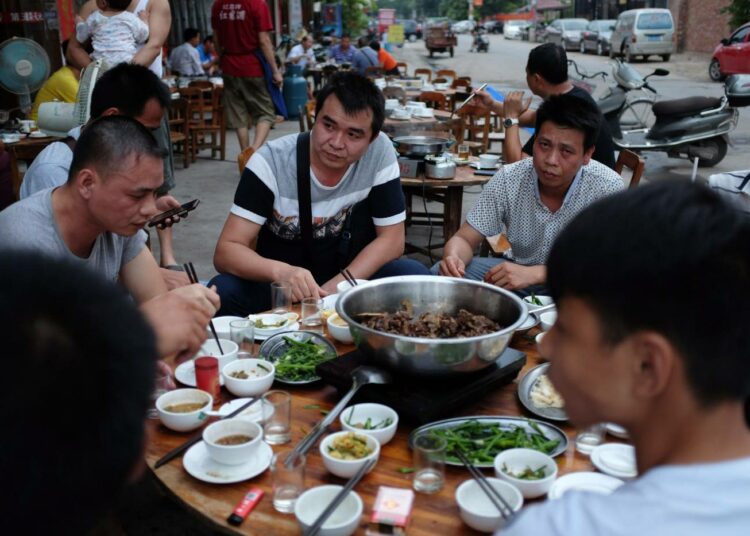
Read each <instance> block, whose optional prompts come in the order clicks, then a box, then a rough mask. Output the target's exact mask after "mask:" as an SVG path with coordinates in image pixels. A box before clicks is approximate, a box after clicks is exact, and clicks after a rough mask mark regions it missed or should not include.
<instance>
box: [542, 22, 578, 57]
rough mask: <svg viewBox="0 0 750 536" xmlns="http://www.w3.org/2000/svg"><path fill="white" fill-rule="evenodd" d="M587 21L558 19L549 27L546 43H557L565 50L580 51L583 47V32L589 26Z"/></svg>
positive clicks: (545, 38)
mask: <svg viewBox="0 0 750 536" xmlns="http://www.w3.org/2000/svg"><path fill="white" fill-rule="evenodd" d="M588 24H589V21H587V20H586V19H557V20H553V21H552V23H551V24H550V25H549V26H547V33H546V34H545V37H544V41H545V42H546V43H555V44H557V45H560V46H561V47H563V48H564V49H565V50H571V49H572V50H579V49H580V46H581V32H583V31H584V30H585V29H586V27H587V26H588Z"/></svg>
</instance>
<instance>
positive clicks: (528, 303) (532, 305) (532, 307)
mask: <svg viewBox="0 0 750 536" xmlns="http://www.w3.org/2000/svg"><path fill="white" fill-rule="evenodd" d="M534 297H535V298H536V299H537V300H539V301H540V302H542V305H537V304H535V303H532V302H531V296H526V297H525V298H524V299H523V303H525V304H526V307H528V309H529V311H536V310H537V309H539V308H540V307H544V306H545V305H551V304H552V303H553V302H554V300H552V296H541V295H535V296H534Z"/></svg>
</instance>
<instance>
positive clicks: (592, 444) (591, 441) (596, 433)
mask: <svg viewBox="0 0 750 536" xmlns="http://www.w3.org/2000/svg"><path fill="white" fill-rule="evenodd" d="M606 429H607V426H606V424H604V423H599V424H593V425H591V426H589V427H587V428H582V429H580V430H578V433H577V434H576V450H577V451H578V452H580V453H582V454H591V451H592V450H594V448H596V447H598V446H599V445H601V444H602V441H604V433H605V432H606Z"/></svg>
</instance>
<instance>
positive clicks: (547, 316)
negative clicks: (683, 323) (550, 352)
mask: <svg viewBox="0 0 750 536" xmlns="http://www.w3.org/2000/svg"><path fill="white" fill-rule="evenodd" d="M539 321H540V322H541V323H542V329H543V330H544V331H549V330H550V328H551V327H552V326H554V325H555V322H556V321H557V312H555V311H547V312H546V313H542V314H540V315H539Z"/></svg>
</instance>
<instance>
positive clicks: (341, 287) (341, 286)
mask: <svg viewBox="0 0 750 536" xmlns="http://www.w3.org/2000/svg"><path fill="white" fill-rule="evenodd" d="M355 281H356V282H357V285H362V284H364V283H367V279H355ZM350 288H352V286H351V285H350V284H349V281H347V280H344V281H339V282H338V284H337V285H336V292H338V293H339V294H340V293H342V292H344V291H347V290H349V289H350Z"/></svg>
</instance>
